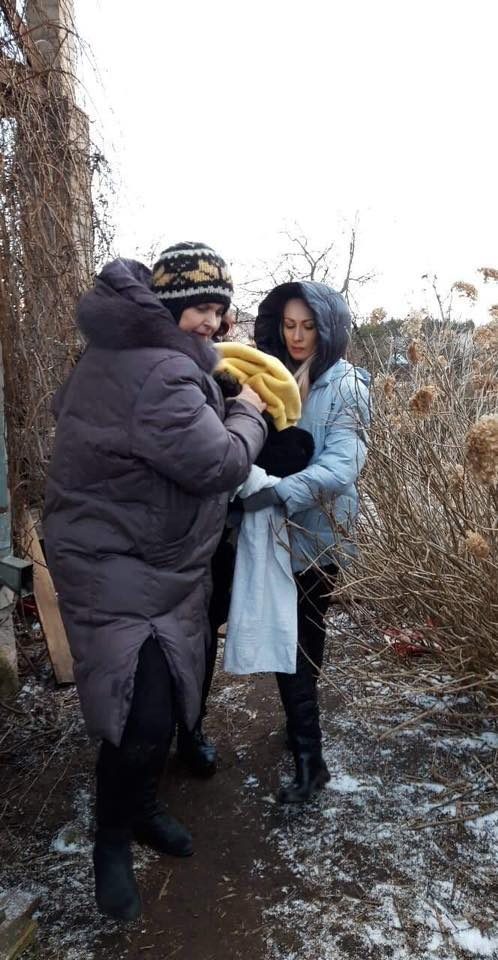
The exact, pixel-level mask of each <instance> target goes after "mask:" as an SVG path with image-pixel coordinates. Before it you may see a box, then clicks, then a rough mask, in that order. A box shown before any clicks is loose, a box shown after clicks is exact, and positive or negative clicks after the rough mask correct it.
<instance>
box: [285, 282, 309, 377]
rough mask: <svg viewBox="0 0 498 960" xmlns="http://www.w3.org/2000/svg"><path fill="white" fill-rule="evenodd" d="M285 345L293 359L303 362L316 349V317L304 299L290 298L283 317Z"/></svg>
mask: <svg viewBox="0 0 498 960" xmlns="http://www.w3.org/2000/svg"><path fill="white" fill-rule="evenodd" d="M282 330H283V335H284V341H285V346H286V347H287V352H288V354H289V355H290V356H291V357H292V359H293V360H297V361H298V362H300V363H303V362H304V361H305V360H307V359H308V358H309V357H311V356H312V354H313V353H314V352H315V350H316V342H317V332H316V326H315V318H314V316H313V313H312V311H311V310H310V308H309V307H308V304H307V303H305V301H304V300H301V299H299V298H295V299H293V300H288V301H287V303H286V304H285V307H284V314H283V317H282Z"/></svg>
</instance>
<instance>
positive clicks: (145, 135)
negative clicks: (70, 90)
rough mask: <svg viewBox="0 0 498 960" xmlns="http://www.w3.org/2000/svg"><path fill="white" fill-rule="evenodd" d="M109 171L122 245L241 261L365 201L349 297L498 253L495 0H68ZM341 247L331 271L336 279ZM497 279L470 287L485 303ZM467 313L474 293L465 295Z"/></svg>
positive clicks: (409, 299) (398, 303)
mask: <svg viewBox="0 0 498 960" xmlns="http://www.w3.org/2000/svg"><path fill="white" fill-rule="evenodd" d="M76 13H77V20H78V26H79V29H80V32H81V34H82V36H83V38H84V40H85V41H86V42H87V43H88V45H89V47H90V48H91V50H92V54H93V58H94V63H95V65H96V67H97V70H98V74H99V84H100V85H99V84H95V82H94V80H93V77H92V72H91V70H90V69H89V67H88V64H87V65H86V66H84V68H83V79H84V82H85V85H86V87H87V89H88V94H89V101H88V110H89V112H90V114H91V116H92V119H94V120H95V124H96V127H97V128H99V129H100V131H101V132H102V130H103V132H104V145H105V149H106V152H107V155H108V157H109V159H110V161H111V163H112V165H113V169H114V173H115V177H116V180H117V182H118V185H119V190H118V197H117V202H116V209H115V219H116V226H117V235H116V247H117V249H118V250H119V252H120V253H122V254H123V255H137V254H138V255H139V256H142V257H144V258H146V257H147V256H148V252H149V250H150V249H151V247H154V248H156V249H157V248H159V249H160V248H161V247H163V246H166V245H168V244H169V243H172V242H175V241H178V240H180V239H193V240H198V239H201V240H204V241H206V242H207V243H210V244H211V245H213V246H214V247H216V249H219V251H220V252H221V253H223V254H224V256H225V257H226V258H227V259H229V260H230V261H231V262H232V264H233V267H234V273H235V276H236V278H240V277H242V275H243V273H244V270H245V266H246V265H248V264H251V263H254V262H256V261H258V260H259V259H268V260H274V259H275V258H276V257H277V256H278V253H279V252H280V251H281V249H282V246H283V240H282V237H281V231H282V229H283V228H284V227H285V225H286V224H292V223H294V222H295V221H298V222H299V224H300V225H301V227H302V229H303V230H304V231H305V232H306V234H307V235H308V236H309V237H310V239H311V241H312V242H313V243H314V245H315V246H320V245H321V244H322V243H325V242H327V241H330V240H331V239H334V237H337V251H338V257H339V260H340V262H341V264H342V263H343V261H344V255H345V246H344V239H343V238H342V231H343V230H344V229H347V225H348V224H350V223H352V222H354V220H355V217H356V216H357V215H358V217H359V231H358V234H359V241H358V243H359V255H358V260H357V264H358V270H360V271H364V270H368V271H374V272H375V273H376V274H377V279H376V280H375V281H374V282H372V283H370V284H369V285H368V286H367V287H365V288H364V290H363V292H362V294H361V297H360V305H361V308H362V310H364V311H365V312H366V311H369V310H370V309H372V308H373V307H375V306H378V305H384V306H385V307H386V308H387V309H388V310H389V311H392V312H394V313H397V314H400V313H405V312H406V311H407V310H408V309H409V308H410V307H417V306H420V305H422V304H423V303H424V295H423V286H424V284H423V282H422V281H421V280H420V277H421V275H422V274H424V273H426V272H427V271H436V272H437V273H438V274H439V276H440V278H441V285H442V287H443V288H444V287H446V286H449V285H450V284H451V282H452V281H453V280H466V281H470V282H476V281H477V279H478V275H476V272H475V271H476V268H477V267H479V266H494V267H498V239H497V238H498V230H497V227H498V189H497V179H498V175H497V146H498V135H497V130H498V123H497V120H496V116H497V114H498V109H497V82H496V76H497V52H496V37H497V35H498V3H497V2H496V0H473V2H470V0H464V2H462V0H437V2H436V0H417V2H416V3H414V2H409V0H405V2H400V0H378V2H375V0H347V2H345V0H341V2H335V0H306V2H303V0H297V2H296V0H251V2H243V0H209V2H207V0H203V2H201V0H183V2H181V0H180V2H172V0H171V2H165V0H141V2H140V3H138V4H137V3H136V0H134V2H132V0H76ZM342 271H343V268H342V266H341V267H340V268H339V273H340V274H341V276H338V277H337V279H338V280H339V279H340V280H342ZM496 302H498V284H497V285H494V288H493V287H492V285H489V284H488V285H487V287H484V288H483V298H482V301H481V306H480V307H478V308H477V310H475V311H474V315H475V318H476V319H479V318H482V317H483V316H484V315H485V313H484V308H485V306H487V305H489V304H490V303H496ZM464 312H465V314H466V315H469V316H470V315H472V311H471V310H469V309H467V308H466V309H465V311H464Z"/></svg>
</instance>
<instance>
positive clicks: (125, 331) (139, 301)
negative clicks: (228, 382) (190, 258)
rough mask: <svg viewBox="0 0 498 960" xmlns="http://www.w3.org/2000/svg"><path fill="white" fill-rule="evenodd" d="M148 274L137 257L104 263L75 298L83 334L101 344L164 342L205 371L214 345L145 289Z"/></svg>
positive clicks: (128, 346)
mask: <svg viewBox="0 0 498 960" xmlns="http://www.w3.org/2000/svg"><path fill="white" fill-rule="evenodd" d="M150 278H151V272H150V270H149V269H148V268H147V267H146V266H144V264H142V263H139V262H138V261H137V260H123V259H118V260H113V261H112V262H111V263H108V264H106V266H105V267H104V269H103V270H102V272H101V273H100V274H99V276H98V277H97V281H96V283H95V286H94V287H93V289H92V290H90V291H89V292H88V293H86V294H84V296H83V297H82V298H81V300H80V302H79V304H78V311H77V324H78V327H79V329H80V330H81V332H82V334H83V336H84V337H85V338H86V340H88V342H89V343H90V344H91V345H92V346H95V347H100V348H103V349H105V350H136V349H140V348H143V347H165V348H167V349H169V350H175V351H178V352H179V353H184V354H186V355H187V356H189V357H190V358H191V359H192V360H194V362H195V363H197V364H198V366H199V367H200V368H201V369H202V370H204V371H206V372H207V373H211V371H212V370H213V369H214V367H215V365H216V363H217V360H218V356H217V353H216V351H215V350H214V348H213V347H212V346H211V345H210V344H208V343H206V342H205V341H204V340H203V339H202V338H201V337H198V336H196V335H195V334H189V333H185V332H184V331H183V330H180V329H179V327H178V326H177V324H176V323H175V321H174V319H173V317H172V315H171V313H170V312H169V310H168V309H167V308H166V307H164V306H163V305H162V303H161V302H160V300H159V299H158V298H157V297H156V296H155V294H154V293H153V292H152V290H151V289H150Z"/></svg>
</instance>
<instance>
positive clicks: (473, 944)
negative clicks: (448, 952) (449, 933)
mask: <svg viewBox="0 0 498 960" xmlns="http://www.w3.org/2000/svg"><path fill="white" fill-rule="evenodd" d="M453 939H454V940H456V942H457V943H458V945H459V946H460V947H461V948H462V950H467V951H468V952H469V953H475V954H477V956H479V957H496V956H497V954H498V936H495V937H485V936H484V935H483V934H482V933H481V931H480V930H477V929H476V928H475V927H468V928H467V929H466V930H457V931H456V933H453Z"/></svg>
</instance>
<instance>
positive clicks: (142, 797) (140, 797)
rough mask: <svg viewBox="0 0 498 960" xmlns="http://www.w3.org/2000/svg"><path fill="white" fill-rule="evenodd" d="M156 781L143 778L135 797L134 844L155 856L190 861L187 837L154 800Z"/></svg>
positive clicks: (191, 847) (173, 819)
mask: <svg viewBox="0 0 498 960" xmlns="http://www.w3.org/2000/svg"><path fill="white" fill-rule="evenodd" d="M159 780H160V777H159V776H157V775H156V776H153V775H149V776H148V777H145V778H144V781H143V785H142V786H141V788H140V790H139V791H138V793H137V802H136V814H135V817H134V818H133V823H132V830H133V837H134V839H135V840H136V841H137V843H141V844H144V845H145V846H147V847H152V849H153V850H157V852H158V853H169V854H171V856H173V857H190V856H192V854H193V852H194V847H193V844H192V837H191V835H190V833H189V832H188V830H187V828H186V827H184V826H183V825H182V824H181V823H179V822H178V820H175V818H174V817H170V816H169V814H167V813H166V811H165V809H164V807H163V806H162V804H160V803H159V802H158V800H157V799H156V798H157V791H158V787H159Z"/></svg>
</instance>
